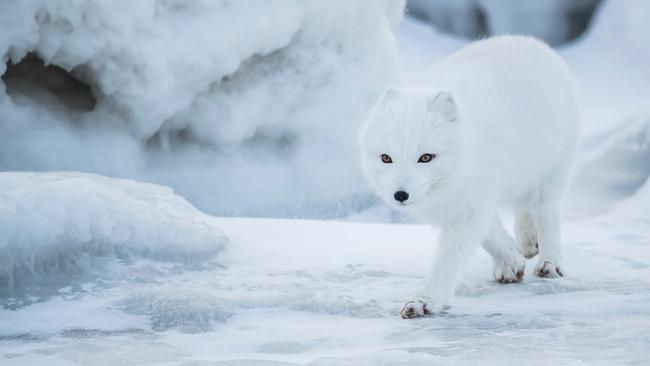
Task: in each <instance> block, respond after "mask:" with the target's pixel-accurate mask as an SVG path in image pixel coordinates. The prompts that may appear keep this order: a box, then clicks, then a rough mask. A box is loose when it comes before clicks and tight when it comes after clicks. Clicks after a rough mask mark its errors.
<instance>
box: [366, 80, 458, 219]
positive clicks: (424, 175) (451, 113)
mask: <svg viewBox="0 0 650 366" xmlns="http://www.w3.org/2000/svg"><path fill="white" fill-rule="evenodd" d="M459 117H460V116H459V113H458V108H457V103H456V101H455V99H454V97H453V96H452V94H451V93H449V92H447V91H441V92H437V93H427V92H420V91H402V90H395V89H389V90H388V91H386V92H385V93H384V94H383V95H382V96H381V97H380V98H379V100H378V102H377V103H376V105H375V106H374V108H373V109H372V110H371V112H370V114H369V116H368V118H367V120H366V121H365V123H364V125H363V127H362V129H361V132H360V136H359V137H360V146H361V166H362V169H363V172H364V174H365V176H366V178H367V179H368V181H369V183H370V185H371V187H372V188H373V189H374V191H375V192H376V193H377V195H379V196H380V197H381V198H382V199H383V200H384V201H386V202H387V203H388V204H389V206H393V207H399V208H407V207H418V206H420V205H422V204H423V203H424V202H426V201H429V200H435V199H436V198H437V196H438V195H440V194H443V192H444V191H445V190H446V189H447V188H448V187H449V186H450V185H452V184H453V182H454V181H455V178H456V177H457V176H458V175H459V174H460V173H459V165H460V164H461V162H462V158H463V156H462V155H463V149H462V140H461V128H460V126H461V121H459Z"/></svg>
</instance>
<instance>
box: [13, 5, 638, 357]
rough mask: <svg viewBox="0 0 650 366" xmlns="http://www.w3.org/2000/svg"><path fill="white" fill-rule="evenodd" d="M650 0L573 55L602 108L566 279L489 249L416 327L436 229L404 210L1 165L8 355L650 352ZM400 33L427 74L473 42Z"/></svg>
mask: <svg viewBox="0 0 650 366" xmlns="http://www.w3.org/2000/svg"><path fill="white" fill-rule="evenodd" d="M167 3H168V4H173V3H174V2H173V1H172V2H167ZM198 3H199V2H197V3H196V4H198ZM642 3H643V1H641V2H635V1H610V2H607V3H606V4H605V6H604V7H603V9H601V14H600V15H597V22H596V25H597V26H596V27H595V28H594V29H592V30H591V31H590V32H589V33H588V34H587V35H585V36H584V37H583V38H582V39H581V40H579V41H578V42H576V43H573V44H569V45H566V46H564V47H563V48H561V49H560V50H559V51H560V53H561V54H562V56H564V57H565V58H566V59H567V61H568V62H569V64H570V67H571V69H572V70H573V71H574V73H575V74H576V79H577V83H578V88H579V91H580V93H581V98H582V104H583V110H584V115H585V121H584V126H583V129H584V136H585V138H584V141H583V143H582V146H581V154H580V156H581V159H580V164H579V166H578V174H577V177H576V181H575V183H574V186H573V189H572V192H571V194H570V197H569V202H568V206H569V209H568V214H567V216H568V218H567V221H566V223H565V227H564V229H565V250H566V272H567V275H566V277H564V278H561V279H554V280H547V279H539V278H536V277H534V276H532V275H531V274H530V272H531V270H532V266H533V263H529V264H528V266H527V272H526V273H527V274H526V277H525V279H524V281H523V282H522V283H519V284H513V285H499V284H497V283H495V282H494V281H493V280H492V278H491V260H490V258H489V257H488V255H487V254H485V253H484V252H483V251H479V252H477V255H476V256H475V257H474V258H473V260H472V265H471V266H469V268H468V270H467V272H466V274H465V276H464V279H463V283H462V285H461V286H460V287H459V288H458V290H457V297H456V299H455V301H454V302H453V307H452V308H450V309H449V310H448V311H447V312H446V313H445V314H442V315H439V316H436V317H431V318H424V319H416V320H411V321H405V320H402V319H401V318H400V317H399V315H398V312H399V310H400V308H401V306H402V304H403V303H404V301H405V300H407V299H409V298H410V296H412V295H413V294H414V293H415V292H416V291H417V290H418V289H419V287H420V286H421V285H422V282H423V280H424V275H425V273H426V269H427V266H428V264H429V263H428V261H429V260H430V257H431V254H432V252H433V251H434V250H435V245H436V243H435V240H434V230H433V229H432V228H430V227H427V226H421V225H413V224H394V223H392V224H390V223H386V222H388V221H402V220H404V219H403V218H396V217H392V216H391V214H389V213H388V211H387V210H386V209H385V208H384V207H383V206H382V205H381V204H380V203H377V204H376V205H374V206H373V207H371V208H370V209H368V210H365V211H363V212H360V213H358V214H354V215H351V216H348V217H346V218H344V219H341V221H304V220H284V219H251V218H216V217H212V216H208V215H205V214H202V213H201V212H198V211H196V210H195V209H194V208H193V207H192V206H191V205H189V204H188V203H187V201H185V200H184V199H183V198H181V197H179V196H176V195H174V194H173V193H172V191H171V190H169V189H166V188H164V187H160V186H157V185H150V184H141V183H135V182H132V181H128V180H114V179H109V178H103V177H100V176H96V175H87V174H77V173H48V174H42V173H21V174H17V173H2V174H0V220H2V226H1V227H0V285H2V289H3V291H6V293H0V300H2V305H3V309H2V310H0V365H5V364H7V365H44V364H47V365H54V366H58V365H79V364H81V365H135V364H149V365H305V364H309V365H438V364H440V365H476V364H481V365H504V364H522V363H523V364H530V365H548V364H554V365H581V364H583V365H618V364H631V365H646V364H648V360H650V183H649V182H648V181H647V178H648V175H650V163H649V162H650V110H648V100H649V98H650V69H649V68H648V67H647V65H649V64H650V48H648V46H647V44H648V43H647V42H645V41H644V38H643V37H645V40H648V38H647V36H645V34H646V33H643V32H639V31H640V30H642V29H643V28H644V27H645V24H646V23H645V20H644V19H645V18H644V17H643V14H640V12H639V11H638V9H639V8H638V6H639V4H642ZM616 4H619V5H618V6H615V5H616ZM620 4H622V5H620ZM626 4H627V5H626ZM634 4H636V6H637V8H635V7H634V6H633V5H634ZM645 8H646V9H647V6H645ZM634 9H637V11H634ZM646 17H647V16H646ZM298 18H300V17H299V16H298ZM614 31H616V32H619V33H618V34H621V35H625V37H624V41H622V40H621V39H620V38H616V37H614V36H613V35H612V34H613V33H612V32H614ZM397 41H398V42H397V46H398V51H399V52H398V53H399V55H400V61H399V62H400V64H401V70H408V71H415V72H417V70H418V69H420V68H421V67H424V66H426V65H428V64H429V63H430V62H431V61H433V60H435V59H437V58H439V57H441V56H444V55H445V54H447V53H449V52H451V51H452V50H453V49H456V48H459V47H462V46H463V45H464V44H465V43H466V41H463V40H458V39H455V38H450V37H448V36H444V35H441V34H439V33H437V32H435V31H433V30H432V29H431V28H429V27H428V26H425V25H423V24H420V23H417V22H414V21H412V20H410V19H406V20H405V21H404V22H403V23H402V24H401V25H400V27H399V28H398V29H397ZM644 47H645V48H644ZM324 52H325V51H324ZM343 77H344V76H341V78H343ZM339 86H340V85H339ZM332 88H334V86H332ZM326 90H327V89H326ZM337 100H342V99H337ZM317 110H318V111H322V110H321V109H317ZM0 113H1V111H0ZM34 133H38V130H37V131H36V132H34ZM335 135H336V134H334V135H332V136H335ZM91 137H92V136H91ZM118 140H119V139H118ZM118 140H114V141H113V142H115V141H118ZM7 141H8V140H7ZM16 141H20V140H16ZM37 141H40V140H37ZM70 141H77V140H76V137H74V138H73V137H71V140H70ZM91 141H92V138H91ZM102 141H103V140H102ZM116 144H117V143H116ZM100 145H101V146H111V145H110V144H109V145H103V144H100ZM114 146H120V145H119V144H117V145H114ZM129 146H130V145H129ZM5 147H6V146H5ZM29 148H30V149H37V148H38V146H35V145H32V146H30V147H29ZM7 151H12V150H11V149H7ZM35 151H36V150H35ZM80 151H81V150H80ZM14 152H15V151H14ZM123 153H124V154H125V155H126V154H127V153H128V151H127V152H124V151H123ZM44 160H46V159H44ZM110 161H111V162H114V160H113V159H110ZM161 161H162V162H161V164H164V162H165V160H164V158H163V159H162V160H161ZM91 170H92V169H91ZM190 170H191V169H190ZM117 175H120V174H117ZM199 176H202V175H196V176H195V177H199ZM239 178H241V177H239ZM208 183H209V182H207V183H206V184H208ZM197 184H200V182H197ZM261 184H266V185H268V184H269V183H268V182H261ZM228 185H230V186H233V187H234V186H235V185H236V181H233V182H229V183H228ZM321 188H322V187H321ZM319 189H320V188H319ZM285 193H286V192H285V191H283V193H282V194H281V196H284V194H285ZM228 204H229V203H228ZM343 211H345V210H343ZM18 215H22V216H18ZM180 217H182V218H183V219H182V220H181V219H180ZM372 222H384V223H372ZM30 223H33V226H29V225H26V224H30ZM226 237H227V239H226ZM16 243H20V244H18V245H17V244H16ZM15 248H26V249H25V251H23V252H17V251H15ZM12 276H13V277H12ZM50 280H52V281H50ZM1 281H5V282H1ZM18 284H27V285H28V286H27V285H24V286H19V285H18ZM21 289H27V290H29V291H25V292H26V293H23V292H21V291H20V290H21ZM12 291H13V292H12Z"/></svg>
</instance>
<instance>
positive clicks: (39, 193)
mask: <svg viewBox="0 0 650 366" xmlns="http://www.w3.org/2000/svg"><path fill="white" fill-rule="evenodd" d="M0 222H2V226H0V253H1V254H0V291H1V292H0V296H2V297H3V298H4V299H7V297H8V296H11V295H20V296H27V295H28V294H30V293H32V295H34V293H38V292H39V291H41V290H42V291H48V290H55V289H57V288H58V287H56V286H60V287H62V288H64V289H65V288H67V287H65V285H66V282H68V281H71V280H73V279H74V280H75V281H76V282H79V281H82V280H84V279H88V278H92V277H93V276H97V275H98V274H99V273H101V272H102V271H103V270H109V269H110V271H108V273H104V275H110V273H111V272H113V275H115V274H117V273H115V271H116V267H114V264H113V263H114V260H118V261H119V262H123V263H124V262H126V263H130V262H133V261H135V260H137V259H138V258H148V259H153V260H160V261H170V262H174V263H179V264H185V265H195V264H200V263H204V262H207V261H208V260H209V259H210V258H213V257H214V256H215V255H216V254H217V253H218V252H219V251H221V250H222V249H223V247H224V244H225V242H226V237H225V236H224V235H223V234H222V233H221V231H220V230H219V229H218V228H217V227H216V226H215V225H214V223H213V219H212V218H211V217H209V216H207V215H205V214H203V213H201V212H200V211H198V210H196V209H195V208H194V207H192V206H191V205H190V204H189V203H187V201H185V200H184V199H183V198H181V197H178V196H176V195H174V194H173V192H172V190H171V189H169V188H166V187H161V186H157V185H153V184H144V183H136V182H134V181H130V180H120V179H111V178H106V177H101V176H97V175H92V174H84V173H64V172H61V173H9V172H4V173H0ZM62 291H63V289H62V290H58V292H59V293H61V292H62ZM5 305H6V303H5Z"/></svg>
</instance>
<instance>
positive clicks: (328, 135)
mask: <svg viewBox="0 0 650 366" xmlns="http://www.w3.org/2000/svg"><path fill="white" fill-rule="evenodd" d="M403 6H404V2H403V1H401V0H381V1H373V2H371V3H368V4H366V3H357V2H349V1H346V0H336V1H328V2H322V1H300V0H282V1H279V2H272V3H270V2H267V1H260V0H241V1H204V0H194V1H179V0H144V1H138V2H137V4H131V3H128V2H106V1H103V0H86V1H71V0H32V1H27V2H25V1H3V2H2V3H1V4H0V25H1V26H2V29H3V32H2V34H0V56H1V58H2V61H3V62H1V63H0V74H3V73H4V72H5V68H6V66H7V65H6V64H5V63H7V62H9V63H19V61H21V60H22V59H23V58H24V57H25V56H28V57H34V56H38V57H40V58H41V59H42V60H43V61H44V62H45V64H49V65H53V66H57V67H60V68H61V69H63V70H67V71H69V72H70V74H71V75H72V76H73V77H74V78H76V79H79V80H80V81H82V82H83V83H85V84H87V85H88V86H89V87H90V90H91V92H92V95H88V92H87V91H86V92H85V94H84V91H83V90H79V89H80V88H75V87H73V86H70V85H68V84H65V83H63V82H62V81H61V80H59V79H57V75H50V74H51V73H50V74H48V73H45V72H42V74H43V75H42V76H41V77H40V78H39V80H29V78H25V77H21V76H20V75H13V74H12V73H8V75H5V76H4V79H3V83H0V111H1V112H0V169H2V170H27V171H30V170H31V171H50V170H78V171H88V172H93V173H97V174H101V175H107V176H115V177H124V178H131V179H136V180H139V181H148V182H153V183H159V184H164V185H167V186H171V187H172V188H174V190H175V191H176V192H178V193H180V194H181V195H182V196H184V197H186V198H187V199H188V200H189V201H190V202H191V203H193V204H194V205H195V206H197V207H198V208H200V209H203V210H204V211H207V212H209V213H212V214H221V215H242V214H245V215H257V216H263V215H266V216H274V215H283V216H295V215H301V216H310V217H326V216H333V215H332V212H333V211H335V210H336V208H337V207H338V206H342V207H341V210H344V211H345V212H349V211H351V210H353V209H358V207H359V206H364V205H365V204H366V202H367V201H368V199H369V195H368V193H367V191H366V190H365V186H364V184H363V179H362V178H361V175H360V174H359V173H358V169H357V164H356V161H355V160H351V159H349V157H350V156H355V155H356V130H357V126H358V125H359V123H360V121H361V119H362V118H363V115H364V113H365V112H366V110H367V109H368V107H369V106H370V105H371V104H372V103H373V102H374V99H375V98H376V96H377V95H379V94H380V93H381V91H382V90H383V89H384V88H385V87H386V86H387V85H388V84H390V83H391V82H392V81H393V80H394V78H395V77H396V73H397V68H396V58H397V55H396V50H395V42H394V36H393V33H392V30H393V28H394V27H395V26H396V25H397V24H398V23H399V21H400V19H401V18H402V13H403ZM48 75H49V76H48ZM58 76H60V75H58ZM16 79H17V80H16ZM59 82H60V83H62V84H63V85H59V84H58V83H59ZM61 89H63V90H64V91H63V92H62V91H61ZM81 89H83V88H81ZM66 92H67V93H68V94H70V93H71V94H72V95H77V99H83V100H92V99H93V98H94V99H95V100H96V104H95V105H94V107H91V108H90V110H87V109H88V108H85V109H84V108H81V109H79V108H71V107H70V106H69V105H66V103H64V99H69V98H64V95H62V94H65V93H66ZM77 102H79V100H77ZM68 104H70V103H68ZM73 104H75V103H73ZM76 104H77V105H78V104H81V105H88V104H90V105H92V103H86V104H84V103H76ZM332 147H335V148H332ZM44 155H45V156H46V158H44ZM325 157H327V158H325ZM315 160H316V161H318V164H314V161H315ZM232 166H237V169H232ZM334 171H336V172H341V173H344V174H346V175H349V176H350V177H352V178H351V179H350V180H349V181H346V182H344V184H341V185H339V189H338V190H331V189H329V187H331V186H333V185H335V184H337V183H338V180H337V179H333V178H332V177H331V176H332V174H331V172H334ZM179 172H181V174H179ZM258 174H263V175H264V176H265V177H266V179H265V180H264V181H260V180H257V179H252V177H254V176H256V175H258ZM269 187H273V189H272V191H270V189H269ZM271 193H272V194H271ZM243 202H245V203H243Z"/></svg>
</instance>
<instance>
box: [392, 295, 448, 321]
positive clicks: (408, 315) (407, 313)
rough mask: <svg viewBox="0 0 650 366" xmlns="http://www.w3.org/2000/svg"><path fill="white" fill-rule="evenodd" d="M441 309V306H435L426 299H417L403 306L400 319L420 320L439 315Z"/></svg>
mask: <svg viewBox="0 0 650 366" xmlns="http://www.w3.org/2000/svg"><path fill="white" fill-rule="evenodd" d="M443 309H444V307H443V306H437V305H435V304H434V302H432V301H431V300H429V299H427V298H419V299H416V300H412V301H409V302H407V303H406V304H404V307H403V308H402V311H400V315H401V316H402V319H413V318H421V317H425V316H428V315H432V314H436V313H439V312H441V311H442V310H443Z"/></svg>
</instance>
